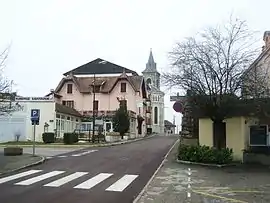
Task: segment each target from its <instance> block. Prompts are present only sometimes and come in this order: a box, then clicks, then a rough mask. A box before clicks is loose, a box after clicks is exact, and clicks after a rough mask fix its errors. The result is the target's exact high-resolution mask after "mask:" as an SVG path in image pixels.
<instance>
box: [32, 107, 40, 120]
mask: <svg viewBox="0 0 270 203" xmlns="http://www.w3.org/2000/svg"><path fill="white" fill-rule="evenodd" d="M39 117H40V110H39V109H31V121H39Z"/></svg>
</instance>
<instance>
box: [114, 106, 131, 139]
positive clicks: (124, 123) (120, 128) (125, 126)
mask: <svg viewBox="0 0 270 203" xmlns="http://www.w3.org/2000/svg"><path fill="white" fill-rule="evenodd" d="M129 125H130V121H129V115H128V111H127V109H126V106H122V105H120V108H119V109H117V111H116V113H115V115H114V116H113V130H114V132H119V133H120V136H121V137H122V139H123V137H124V135H125V133H127V132H128V130H129Z"/></svg>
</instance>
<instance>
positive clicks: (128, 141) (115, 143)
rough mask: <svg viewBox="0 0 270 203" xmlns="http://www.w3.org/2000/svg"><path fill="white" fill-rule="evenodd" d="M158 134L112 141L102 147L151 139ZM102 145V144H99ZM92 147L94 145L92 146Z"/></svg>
mask: <svg viewBox="0 0 270 203" xmlns="http://www.w3.org/2000/svg"><path fill="white" fill-rule="evenodd" d="M154 136H156V135H150V136H147V137H142V138H138V139H134V140H126V141H120V142H112V143H108V144H104V145H102V147H107V146H115V145H121V144H128V143H132V142H137V141H140V140H146V139H149V138H152V137H154ZM98 146H100V145H98ZM91 147H92V146H91Z"/></svg>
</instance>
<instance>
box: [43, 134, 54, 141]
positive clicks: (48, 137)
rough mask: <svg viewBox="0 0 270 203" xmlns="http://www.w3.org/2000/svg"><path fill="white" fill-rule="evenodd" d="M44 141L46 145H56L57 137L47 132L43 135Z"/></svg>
mask: <svg viewBox="0 0 270 203" xmlns="http://www.w3.org/2000/svg"><path fill="white" fill-rule="evenodd" d="M42 140H43V142H44V143H54V142H55V135H54V133H53V132H45V133H43V134H42Z"/></svg>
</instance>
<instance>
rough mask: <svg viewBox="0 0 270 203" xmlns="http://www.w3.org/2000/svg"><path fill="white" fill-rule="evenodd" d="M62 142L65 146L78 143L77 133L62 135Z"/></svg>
mask: <svg viewBox="0 0 270 203" xmlns="http://www.w3.org/2000/svg"><path fill="white" fill-rule="evenodd" d="M63 141H64V143H65V144H74V143H77V142H78V141H79V136H78V134H77V133H64V140H63Z"/></svg>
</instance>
